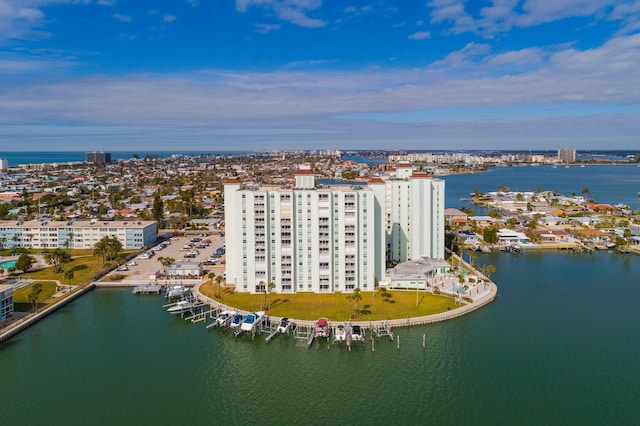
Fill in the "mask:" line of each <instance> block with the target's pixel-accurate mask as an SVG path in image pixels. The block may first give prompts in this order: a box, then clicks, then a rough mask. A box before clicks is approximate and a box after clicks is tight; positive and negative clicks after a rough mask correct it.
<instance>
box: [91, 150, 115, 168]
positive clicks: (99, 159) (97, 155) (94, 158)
mask: <svg viewBox="0 0 640 426" xmlns="http://www.w3.org/2000/svg"><path fill="white" fill-rule="evenodd" d="M110 162H111V153H109V152H95V151H93V152H87V163H93V164H95V165H97V166H104V165H105V164H109V163H110Z"/></svg>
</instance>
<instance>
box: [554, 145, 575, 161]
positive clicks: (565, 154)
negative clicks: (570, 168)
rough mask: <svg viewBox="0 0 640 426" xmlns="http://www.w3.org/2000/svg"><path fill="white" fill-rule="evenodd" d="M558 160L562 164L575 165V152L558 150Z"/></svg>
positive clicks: (573, 150) (572, 150) (566, 149)
mask: <svg viewBox="0 0 640 426" xmlns="http://www.w3.org/2000/svg"><path fill="white" fill-rule="evenodd" d="M558 160H560V161H561V162H563V163H575V161H576V150H575V149H573V148H560V149H559V150H558Z"/></svg>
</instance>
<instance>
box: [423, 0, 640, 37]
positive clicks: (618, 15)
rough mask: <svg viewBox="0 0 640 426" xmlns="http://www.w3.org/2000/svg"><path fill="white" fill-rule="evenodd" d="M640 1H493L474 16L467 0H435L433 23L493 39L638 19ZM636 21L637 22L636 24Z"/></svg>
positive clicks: (454, 31) (432, 11)
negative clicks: (579, 22)
mask: <svg viewBox="0 0 640 426" xmlns="http://www.w3.org/2000/svg"><path fill="white" fill-rule="evenodd" d="M638 4H639V2H638V0H562V1H550V0H524V1H519V0H493V1H491V5H490V6H486V7H483V8H482V9H480V12H479V16H478V17H473V16H471V15H470V14H469V13H468V12H467V11H466V10H465V7H464V0H431V1H430V2H429V3H428V6H429V7H430V8H431V22H432V23H450V24H451V25H452V27H451V31H452V32H453V33H463V32H477V33H480V34H482V35H486V36H491V35H493V34H495V33H499V32H503V31H508V30H510V29H511V28H514V27H530V26H534V25H539V24H543V23H546V22H552V21H557V20H561V19H564V18H569V17H584V16H594V17H596V18H598V19H612V20H621V21H623V23H626V22H627V21H629V20H633V19H634V16H635V20H637V13H638V9H640V6H639V5H638ZM634 22H635V21H634Z"/></svg>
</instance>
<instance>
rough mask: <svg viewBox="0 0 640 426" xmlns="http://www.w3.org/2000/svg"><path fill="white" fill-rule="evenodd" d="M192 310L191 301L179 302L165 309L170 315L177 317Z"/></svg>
mask: <svg viewBox="0 0 640 426" xmlns="http://www.w3.org/2000/svg"><path fill="white" fill-rule="evenodd" d="M191 308H193V302H192V301H191V300H181V301H179V302H176V304H175V305H173V306H171V307H170V308H168V309H167V312H169V313H170V314H171V315H179V314H182V313H184V312H189V311H190V310H191Z"/></svg>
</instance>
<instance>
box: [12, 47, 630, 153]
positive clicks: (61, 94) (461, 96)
mask: <svg viewBox="0 0 640 426" xmlns="http://www.w3.org/2000/svg"><path fill="white" fill-rule="evenodd" d="M10 59H11V60H15V59H16V58H7V60H6V61H5V66H7V67H11V66H14V67H19V66H23V65H20V64H11V63H9V62H8V61H9V60H10ZM0 63H1V62H0ZM639 63H640V34H638V35H633V36H620V37H617V38H615V39H612V40H610V41H608V42H607V43H605V44H603V45H602V46H599V47H597V48H593V49H588V50H577V49H575V48H572V47H567V46H564V47H553V48H551V49H537V48H536V49H523V50H517V51H512V52H501V53H499V54H494V53H492V52H491V49H490V47H489V46H488V45H486V44H477V43H476V44H474V43H470V44H468V45H467V46H465V47H464V48H463V49H461V50H459V51H457V52H453V53H452V54H450V55H448V56H447V57H445V58H444V59H443V60H441V61H438V62H435V63H433V64H432V65H431V66H429V67H426V68H423V69H418V68H411V69H388V70H383V69H363V70H359V71H334V72H320V71H317V72H303V71H297V72H295V71H289V72H285V71H280V72H273V73H255V72H254V73H252V72H231V71H221V70H211V71H206V72H199V73H190V74H183V75H178V76H167V75H153V74H145V75H128V76H122V77H104V76H95V77H90V78H79V79H71V78H68V79H59V80H55V77H53V78H47V79H35V78H34V79H33V81H32V82H30V83H29V84H27V82H26V80H25V81H22V82H21V83H20V84H14V85H5V86H0V124H2V125H3V126H5V125H9V124H19V123H30V122H31V123H39V122H48V123H55V122H65V123H72V124H81V125H122V126H133V125H149V126H156V125H157V126H165V125H172V126H230V127H234V126H235V127H240V128H245V127H247V128H253V127H279V128H297V129H306V130H308V131H312V130H313V131H327V132H340V133H339V134H343V133H342V132H344V134H345V135H347V136H349V137H348V138H352V137H353V138H355V139H353V140H356V139H357V138H364V137H365V136H366V137H371V138H372V140H374V139H376V138H382V137H386V135H389V136H391V135H392V134H393V133H394V132H396V134H403V135H405V136H406V137H410V136H411V135H414V136H415V137H419V134H420V132H419V131H418V130H416V129H420V131H421V132H423V135H424V134H438V135H440V137H442V138H446V137H454V136H456V135H457V136H460V137H461V135H463V134H464V132H466V131H468V132H470V134H471V135H472V136H473V131H479V129H483V128H484V132H483V133H476V134H483V135H498V136H499V135H501V133H500V132H501V131H503V132H504V133H502V134H503V135H507V134H513V133H517V130H518V125H519V126H520V131H521V132H525V133H526V132H527V131H528V129H529V126H531V127H532V128H534V130H533V132H534V133H535V132H538V134H547V133H548V134H547V135H549V134H552V133H553V132H551V130H548V129H556V130H557V132H556V133H555V134H556V135H557V134H562V132H567V133H568V132H569V129H567V128H565V127H563V126H566V125H580V126H584V127H582V128H580V129H576V131H577V133H580V132H582V133H580V134H584V133H587V132H583V130H584V129H585V128H588V129H590V130H592V131H593V132H594V134H600V133H602V132H603V130H602V129H607V131H617V130H615V129H614V128H613V126H614V125H620V126H623V127H624V128H625V129H631V130H633V129H636V130H638V128H640V119H638V114H636V115H635V116H634V117H633V118H634V119H635V124H634V123H633V122H632V121H633V120H631V119H627V118H625V117H623V116H618V115H615V114H613V115H612V116H611V117H605V116H598V117H595V118H594V117H592V119H591V121H589V120H587V119H586V118H585V117H584V116H583V115H580V114H577V115H575V116H573V115H572V108H576V110H579V109H580V107H579V106H580V105H597V106H601V107H602V108H603V109H606V107H607V105H625V104H626V105H640V73H638V72H637V64H639ZM540 104H549V105H578V106H577V107H567V108H566V110H567V112H566V113H565V114H564V116H563V117H557V118H553V119H552V118H545V120H542V119H539V118H535V117H534V118H532V119H530V120H528V121H527V120H524V121H523V119H522V118H520V119H519V121H518V123H516V122H514V121H513V120H509V119H507V118H505V119H504V120H492V121H491V122H486V121H483V122H479V121H478V122H474V123H466V124H464V123H463V124H462V125H461V126H460V129H458V130H456V132H458V133H455V132H453V131H452V130H451V126H450V125H449V126H448V127H446V128H441V127H439V125H438V124H437V123H420V122H416V123H412V124H411V126H407V125H404V126H403V125H401V124H399V123H395V124H394V123H391V124H389V123H387V122H385V120H384V118H372V119H369V121H367V123H366V124H367V126H364V125H363V124H362V122H361V121H360V120H354V119H337V118H336V117H345V116H347V117H348V116H353V115H358V114H360V115H362V114H364V115H366V114H379V115H384V114H389V113H395V114H401V113H404V112H405V111H412V110H424V109H431V108H445V109H446V108H450V109H451V111H452V114H453V115H452V119H455V111H456V107H464V108H486V107H490V108H503V109H504V110H508V109H509V108H510V106H524V107H526V106H527V105H540ZM636 111H638V109H636ZM595 123H598V124H601V125H602V126H603V127H602V128H601V129H600V130H597V129H596V130H594V127H596V126H595ZM443 126H444V124H443ZM545 126H548V127H545ZM0 127H1V126H0ZM365 127H367V128H366V129H365ZM456 127H457V125H456ZM462 129H464V131H463V130H462ZM535 129H537V130H535ZM563 129H564V130H563ZM578 130H579V131H578ZM424 132H427V133H424ZM450 132H453V133H450ZM510 132H513V133H510ZM598 132H600V133H598ZM332 134H333V139H332V140H333V141H334V142H335V141H336V140H337V139H336V138H335V133H332ZM521 134H524V133H521ZM636 134H638V133H637V132H636ZM457 136H456V137H457ZM348 138H347V139H348ZM403 140H407V139H406V138H405V139H403Z"/></svg>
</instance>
